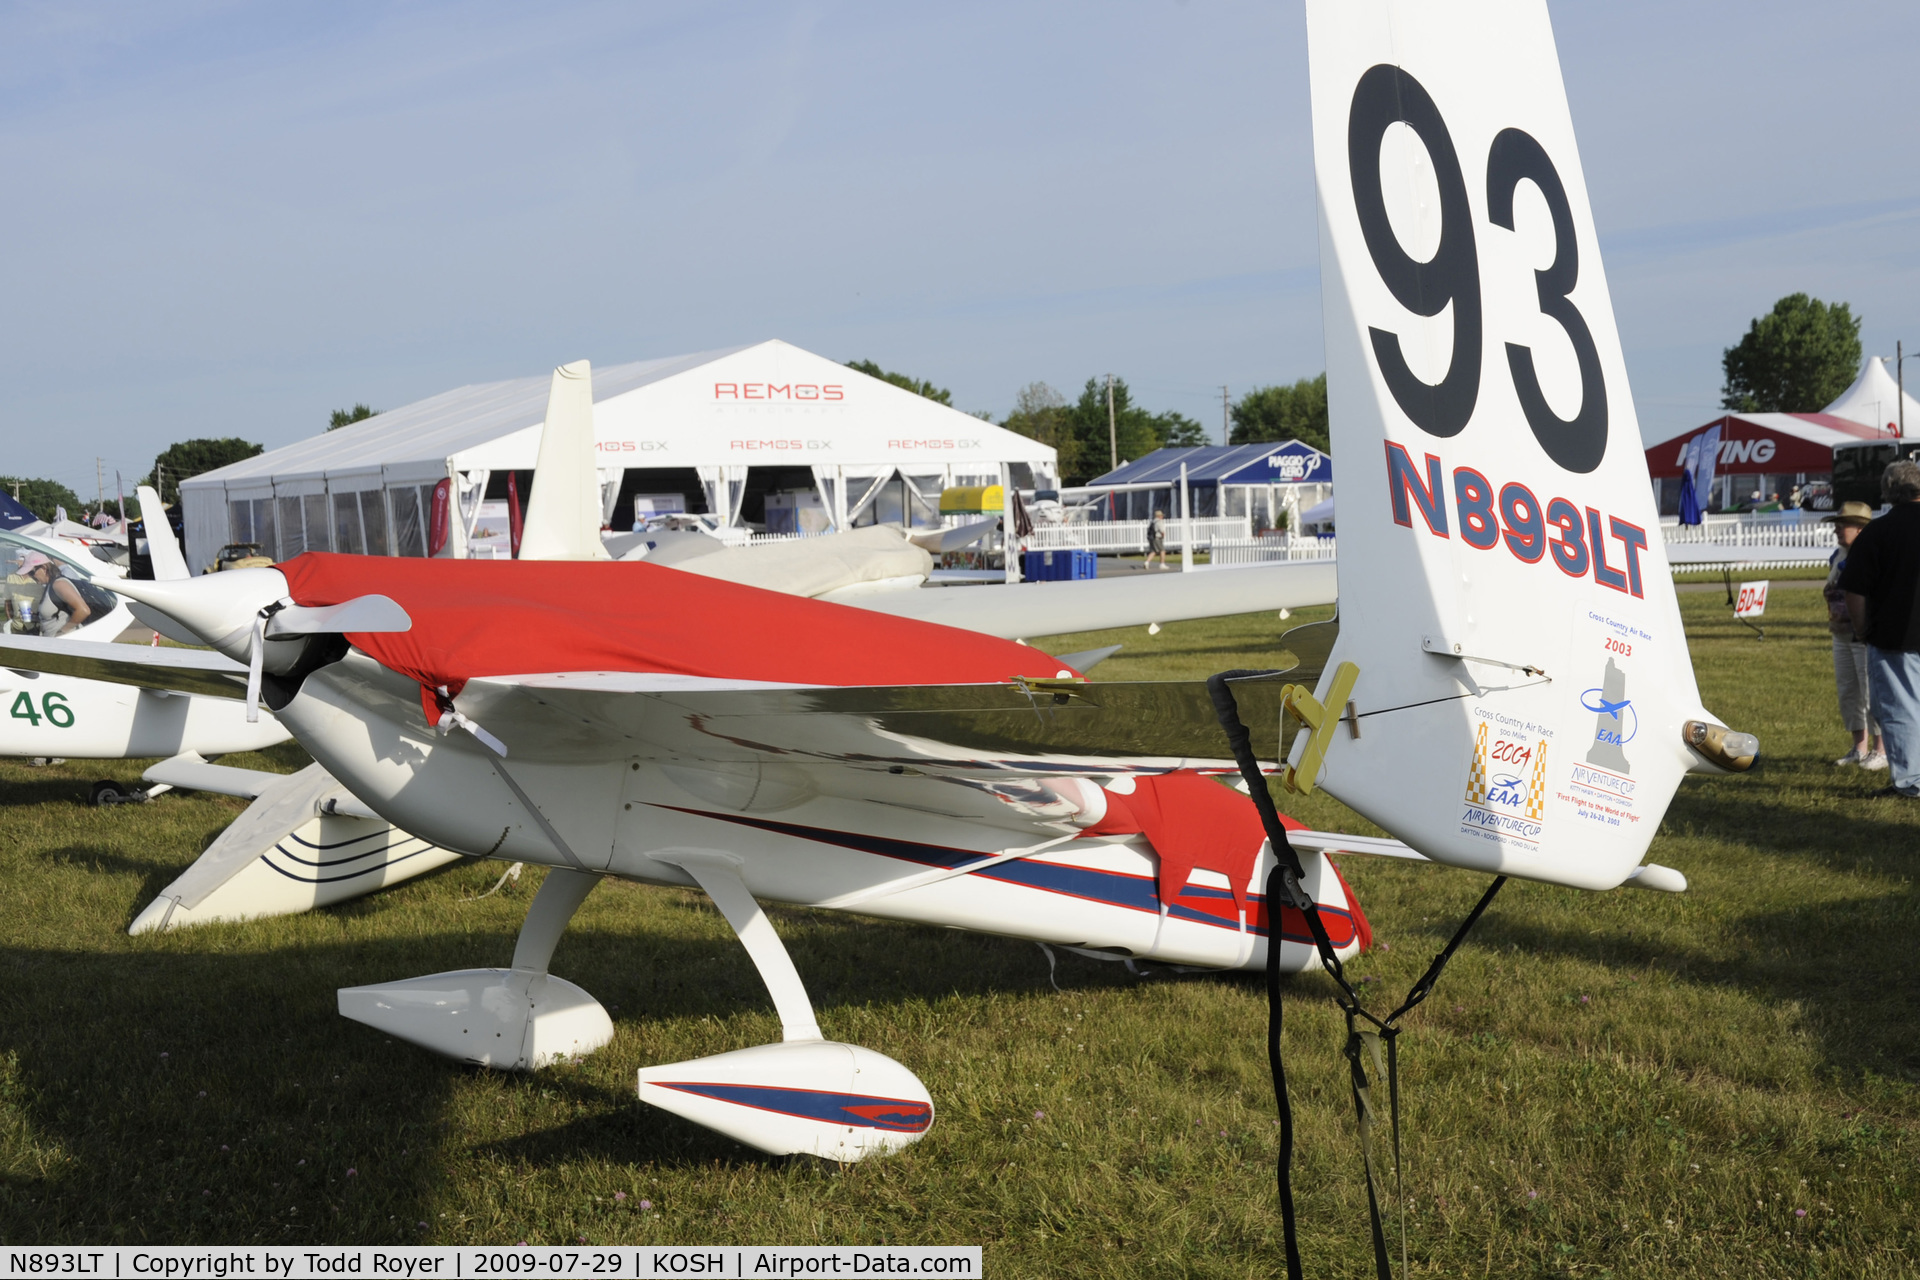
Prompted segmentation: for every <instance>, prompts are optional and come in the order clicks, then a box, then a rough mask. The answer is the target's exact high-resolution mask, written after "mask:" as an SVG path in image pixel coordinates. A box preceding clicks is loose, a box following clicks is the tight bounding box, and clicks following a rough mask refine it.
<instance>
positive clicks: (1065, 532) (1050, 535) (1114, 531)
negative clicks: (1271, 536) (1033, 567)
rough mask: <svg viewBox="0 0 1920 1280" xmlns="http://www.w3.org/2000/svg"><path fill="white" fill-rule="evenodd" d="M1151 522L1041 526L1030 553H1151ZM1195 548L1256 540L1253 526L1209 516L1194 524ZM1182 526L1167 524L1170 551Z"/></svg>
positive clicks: (1240, 520) (1029, 541) (1032, 539)
mask: <svg viewBox="0 0 1920 1280" xmlns="http://www.w3.org/2000/svg"><path fill="white" fill-rule="evenodd" d="M1150 523H1152V522H1151V521H1147V520H1075V521H1071V522H1069V523H1067V524H1037V525H1035V526H1034V527H1033V535H1032V536H1031V537H1029V538H1028V539H1027V540H1026V542H1027V549H1028V550H1030V551H1070V550H1085V551H1099V552H1104V553H1106V554H1109V555H1114V554H1119V553H1121V552H1128V551H1145V550H1146V549H1147V526H1148V525H1149V524H1150ZM1192 523H1193V547H1194V550H1196V551H1204V550H1206V549H1207V548H1208V547H1210V546H1212V545H1214V544H1215V543H1216V542H1218V541H1220V540H1221V539H1223V538H1238V539H1244V540H1246V541H1252V539H1253V522H1252V521H1251V520H1250V519H1248V517H1246V516H1208V517H1205V518H1204V519H1197V520H1194V521H1193V522H1192ZM1181 531H1182V522H1181V521H1179V520H1169V521H1167V550H1169V551H1178V550H1180V548H1181Z"/></svg>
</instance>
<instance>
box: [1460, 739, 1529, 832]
mask: <svg viewBox="0 0 1920 1280" xmlns="http://www.w3.org/2000/svg"><path fill="white" fill-rule="evenodd" d="M1475 714H1476V715H1478V716H1479V717H1480V723H1479V724H1477V725H1475V726H1474V732H1473V762H1472V764H1470V765H1469V766H1468V768H1467V786H1466V795H1465V797H1464V801H1465V806H1464V812H1463V813H1462V814H1461V816H1460V830H1461V831H1462V832H1463V833H1465V834H1467V835H1470V836H1475V837H1477V838H1479V839H1482V840H1490V841H1492V842H1493V843H1495V844H1505V845H1514V846H1516V847H1520V848H1527V849H1531V848H1534V847H1536V846H1537V845H1538V844H1539V842H1540V832H1541V831H1542V830H1543V828H1544V825H1545V824H1544V816H1545V811H1546V800H1547V745H1548V743H1547V739H1548V737H1549V736H1550V735H1549V734H1548V733H1547V732H1546V731H1544V730H1542V729H1541V728H1540V727H1539V726H1538V725H1533V724H1529V723H1523V722H1520V721H1516V720H1514V719H1513V718H1512V717H1510V716H1499V715H1495V714H1493V713H1492V712H1488V711H1478V712H1476V713H1475Z"/></svg>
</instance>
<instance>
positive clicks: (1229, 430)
mask: <svg viewBox="0 0 1920 1280" xmlns="http://www.w3.org/2000/svg"><path fill="white" fill-rule="evenodd" d="M1231 404H1232V401H1230V400H1228V399H1227V389H1226V387H1224V386H1223V387H1221V388H1220V443H1221V444H1232V443H1233V413H1232V410H1231V409H1230V407H1229V406H1230V405H1231Z"/></svg>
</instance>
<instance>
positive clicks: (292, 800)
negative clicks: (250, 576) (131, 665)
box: [0, 486, 460, 933]
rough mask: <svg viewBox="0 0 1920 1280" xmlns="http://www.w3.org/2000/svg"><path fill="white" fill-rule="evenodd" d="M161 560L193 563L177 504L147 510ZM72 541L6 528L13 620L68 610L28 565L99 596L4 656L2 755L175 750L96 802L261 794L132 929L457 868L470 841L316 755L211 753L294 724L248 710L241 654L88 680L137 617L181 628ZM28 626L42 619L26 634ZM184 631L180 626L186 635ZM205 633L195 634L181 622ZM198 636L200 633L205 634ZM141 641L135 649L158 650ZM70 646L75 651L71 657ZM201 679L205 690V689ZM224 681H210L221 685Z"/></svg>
mask: <svg viewBox="0 0 1920 1280" xmlns="http://www.w3.org/2000/svg"><path fill="white" fill-rule="evenodd" d="M139 500H140V503H141V506H142V510H143V513H144V514H146V515H149V516H154V515H156V514H157V513H159V512H160V510H161V508H160V502H159V497H158V495H157V494H155V493H154V491H153V490H152V489H150V488H146V487H144V486H143V487H142V488H141V489H140V490H139ZM148 523H149V525H150V527H152V528H153V529H155V530H156V532H155V533H154V535H153V536H152V537H151V538H150V539H149V543H150V546H151V553H152V556H153V561H154V569H155V573H156V575H157V576H158V577H160V578H161V579H164V580H169V581H177V580H183V579H185V578H186V577H187V568H186V561H185V559H184V558H183V557H182V556H181V554H180V547H179V544H178V543H177V542H176V541H174V539H173V535H172V529H171V528H170V527H169V526H168V525H167V523H166V521H165V519H164V517H163V516H162V517H160V518H157V519H152V520H149V522H148ZM82 550H83V549H82V548H80V547H79V546H78V544H76V543H74V542H72V541H70V540H65V539H62V540H55V539H52V538H47V537H35V536H33V535H31V534H29V533H25V532H22V531H20V530H12V531H0V561H4V564H5V568H6V569H7V581H8V588H7V590H8V602H7V603H8V610H7V613H8V618H9V625H10V626H13V627H23V628H25V627H32V628H34V630H36V631H37V630H41V629H55V628H57V627H58V626H59V625H61V622H62V619H63V618H64V617H65V616H67V611H65V610H59V611H56V612H54V614H53V616H52V617H51V618H48V617H44V616H41V615H42V614H43V612H44V611H45V610H47V609H48V608H49V607H50V606H49V604H48V602H49V601H50V600H52V599H53V597H54V589H53V588H52V587H51V585H50V584H49V583H46V582H42V581H40V580H39V578H40V576H41V575H36V574H32V573H30V572H26V571H25V570H27V569H28V568H29V567H30V566H35V565H37V564H40V563H52V564H55V565H57V566H58V567H59V571H60V573H61V574H62V576H64V577H65V578H66V579H67V580H68V583H69V584H70V586H72V587H73V588H74V589H75V590H79V591H84V592H85V593H86V598H87V599H88V600H90V601H92V602H93V603H95V604H97V605H99V606H100V607H99V608H96V609H95V610H94V612H93V614H92V616H90V617H87V618H85V619H83V621H82V623H81V625H80V626H78V627H75V628H74V629H73V630H71V631H67V632H66V633H65V634H63V635H60V636H58V637H57V638H56V637H42V638H38V639H26V638H23V639H22V640H21V643H23V644H28V645H33V646H34V647H35V648H36V650H37V653H38V660H37V666H36V667H16V668H9V667H0V702H4V704H5V706H6V708H7V714H6V716H5V717H4V718H3V719H0V755H7V756H19V757H25V758H29V759H31V758H53V759H76V760H79V759H84V760H124V759H141V758H146V757H151V756H159V757H163V758H162V759H161V760H160V761H159V762H158V763H157V764H154V765H153V766H151V767H150V768H148V769H147V770H146V771H145V773H144V774H143V775H142V778H143V780H144V781H145V782H146V783H147V785H146V786H145V787H143V788H129V787H127V786H125V785H124V784H122V783H119V782H115V781H110V780H103V781H100V782H96V783H94V784H93V788H92V799H93V801H94V803H96V804H118V803H128V802H139V801H145V800H148V799H152V798H154V797H156V796H159V795H161V794H163V793H165V792H167V791H169V790H172V789H174V788H176V787H181V788H190V789H192V790H195V791H212V792H217V793H219V794H223V795H232V796H239V797H242V798H244V799H247V800H251V801H253V802H254V803H253V804H252V805H251V806H250V807H249V808H248V809H247V811H246V812H245V813H243V814H242V815H241V817H240V818H239V819H237V820H236V821H235V822H234V823H233V824H232V825H230V826H229V827H228V828H227V830H226V831H224V832H222V833H221V835H220V836H219V838H218V839H216V840H215V841H214V843H213V845H212V846H211V847H209V848H208V850H207V851H206V853H204V854H203V855H202V856H201V857H200V859H199V860H198V861H197V862H195V863H194V865H193V866H192V867H191V868H190V869H189V870H188V871H187V872H186V873H185V874H184V875H182V876H181V877H180V878H179V879H177V880H176V881H174V882H173V883H172V884H170V885H168V886H167V887H166V888H165V889H163V890H162V891H161V892H160V894H159V895H158V896H157V897H156V898H155V899H154V901H153V902H152V903H151V904H149V905H148V906H147V908H146V909H145V910H144V911H142V912H141V913H140V914H139V915H138V916H136V917H135V918H134V920H133V923H132V924H131V926H130V927H129V929H128V932H130V933H144V932H146V931H147V930H149V929H155V928H166V927H170V926H178V925H183V924H188V923H194V922H199V921H205V920H238V919H247V918H249V917H253V916H262V915H281V914H288V913H292V912H299V911H306V910H310V909H312V908H314V907H317V906H326V905H330V904H332V903H336V902H343V901H346V900H348V899H350V898H355V897H358V896H360V895H362V894H365V893H369V892H371V891H373V890H375V889H379V888H382V887H385V886H387V885H391V884H394V883H397V882H399V881H401V880H406V879H410V878H411V877H413V876H416V875H420V874H423V873H424V872H427V871H430V870H433V869H434V868H435V867H440V866H445V865H446V864H447V863H449V862H453V861H456V860H457V859H458V858H459V857H460V855H459V854H457V853H454V852H452V851H450V850H446V849H440V848H438V847H436V846H433V845H431V844H428V843H427V842H426V841H423V840H419V839H417V838H415V837H412V836H409V835H408V834H407V833H405V832H402V831H395V830H393V828H392V827H391V826H390V825H389V824H388V823H386V822H384V821H382V820H381V819H380V818H379V817H378V816H377V815H375V814H373V813H372V812H371V811H369V810H367V809H366V808H365V807H364V806H362V805H360V804H359V803H358V802H357V801H355V800H354V799H353V797H352V796H351V795H349V794H348V793H347V792H346V791H345V790H344V789H343V788H341V787H340V786H339V784H338V783H336V782H334V781H333V780H332V779H331V778H329V777H327V776H326V773H325V771H324V770H322V769H320V768H319V767H318V766H312V767H309V768H307V769H304V770H302V771H300V772H299V773H296V774H292V775H285V774H278V773H269V772H266V771H264V770H259V769H238V768H234V767H232V766H229V765H219V764H212V763H209V760H208V757H217V756H222V755H227V754H231V753H234V752H242V751H258V750H260V749H262V748H265V747H270V746H274V745H276V744H278V743H281V742H285V741H287V739H288V738H289V737H290V736H291V735H290V734H289V733H288V732H287V730H286V729H285V727H283V726H282V725H281V724H280V722H279V721H278V720H276V719H275V718H274V717H272V716H271V715H254V716H249V715H248V714H247V709H246V707H245V706H244V705H243V704H242V703H241V702H239V701H236V700H235V699H234V697H233V696H232V694H233V691H234V689H235V688H236V686H235V685H234V684H233V683H232V681H231V679H228V678H225V677H223V675H222V673H223V672H224V673H226V675H227V676H232V675H235V674H237V675H238V677H239V678H240V679H241V680H242V681H244V680H245V677H246V669H245V668H244V667H242V666H240V665H238V664H236V663H235V662H233V661H232V659H229V658H225V657H222V656H220V655H218V654H210V653H205V652H200V651H194V652H190V653H182V651H179V650H171V651H169V653H170V655H171V656H170V657H169V658H168V659H166V661H165V662H164V663H163V664H162V665H158V666H152V667H150V668H149V669H148V670H149V675H150V678H148V679H145V680H140V681H135V682H115V681H108V680H95V679H89V678H87V677H86V676H85V674H84V672H85V671H86V670H88V669H89V668H88V666H87V655H88V654H89V653H91V652H95V651H98V650H99V649H100V648H101V646H102V645H103V644H110V643H111V642H112V641H113V640H114V639H115V638H116V637H118V636H119V635H120V633H121V632H123V631H125V630H126V629H127V628H128V627H129V626H131V625H132V624H133V623H134V621H135V620H136V614H137V615H139V620H140V621H144V622H148V623H158V624H159V625H160V627H161V628H163V629H166V630H171V631H175V632H178V628H177V627H173V626H172V624H170V623H169V622H168V621H167V619H166V618H164V617H161V616H158V615H153V614H150V613H148V612H147V611H146V610H145V609H144V608H142V607H139V606H136V607H135V609H134V611H133V612H129V610H128V608H127V605H126V604H125V602H124V601H123V600H121V599H120V597H119V596H117V595H112V594H108V593H105V592H102V591H99V590H97V589H96V588H97V584H100V583H106V582H112V581H117V580H119V579H121V578H123V577H124V576H125V573H126V571H125V570H124V569H121V568H119V567H117V566H115V565H112V564H108V563H103V562H101V561H99V560H98V559H94V558H91V557H87V558H83V557H82V556H81V555H80V554H78V553H79V552H81V551H82ZM26 634H31V633H26ZM176 638H182V637H181V636H176ZM184 638H186V639H189V640H191V639H193V637H192V636H191V635H190V634H186V635H185V636H184ZM196 643H197V641H196ZM114 648H115V649H117V650H130V654H129V657H128V658H127V659H125V660H124V661H126V662H137V661H138V660H139V659H140V658H141V657H142V655H144V654H147V653H150V652H153V651H150V650H143V649H140V648H137V647H132V646H126V645H116V646H114ZM63 655H64V659H65V660H63ZM196 689H199V690H200V692H195V691H194V690H196ZM208 690H211V693H209V692H208Z"/></svg>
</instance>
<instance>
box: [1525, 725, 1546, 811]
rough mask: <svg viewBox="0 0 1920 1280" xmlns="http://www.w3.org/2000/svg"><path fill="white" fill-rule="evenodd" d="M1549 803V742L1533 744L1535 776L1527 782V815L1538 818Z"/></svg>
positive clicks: (1541, 741)
mask: <svg viewBox="0 0 1920 1280" xmlns="http://www.w3.org/2000/svg"><path fill="white" fill-rule="evenodd" d="M1546 803H1547V743H1546V740H1545V739H1544V738H1543V739H1541V740H1540V741H1539V742H1536V743H1534V744H1533V778H1532V780H1531V781H1529V782H1528V783H1527V816H1528V817H1529V818H1533V819H1535V820H1538V819H1539V817H1540V810H1541V809H1542V808H1543V807H1545V805H1546Z"/></svg>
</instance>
